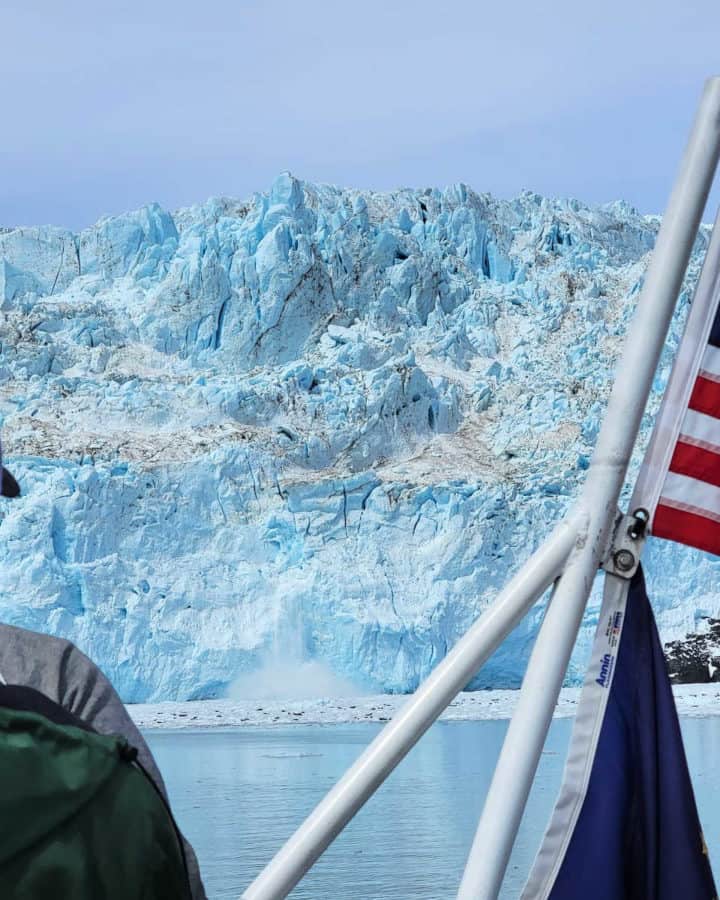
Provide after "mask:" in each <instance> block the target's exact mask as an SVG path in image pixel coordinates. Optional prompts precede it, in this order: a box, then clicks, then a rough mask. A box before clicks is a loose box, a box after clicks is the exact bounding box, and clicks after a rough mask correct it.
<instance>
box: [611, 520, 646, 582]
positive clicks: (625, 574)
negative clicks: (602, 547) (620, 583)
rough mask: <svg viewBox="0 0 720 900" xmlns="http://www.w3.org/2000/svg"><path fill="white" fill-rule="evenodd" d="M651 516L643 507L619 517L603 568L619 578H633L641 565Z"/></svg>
mask: <svg viewBox="0 0 720 900" xmlns="http://www.w3.org/2000/svg"><path fill="white" fill-rule="evenodd" d="M649 521H650V514H649V513H648V511H647V510H646V509H643V508H642V507H640V508H638V509H636V510H635V511H634V512H633V513H632V514H631V515H629V516H623V515H622V514H620V515H618V518H617V520H616V523H615V532H614V534H613V539H612V542H611V544H610V550H609V551H608V554H607V556H606V557H605V559H604V560H603V563H602V567H603V569H605V571H606V572H610V574H611V575H617V576H618V577H619V578H627V579H629V578H632V577H633V575H634V574H635V572H637V568H638V566H639V565H640V556H641V554H642V550H643V546H644V544H645V539H646V537H647V526H648V522H649Z"/></svg>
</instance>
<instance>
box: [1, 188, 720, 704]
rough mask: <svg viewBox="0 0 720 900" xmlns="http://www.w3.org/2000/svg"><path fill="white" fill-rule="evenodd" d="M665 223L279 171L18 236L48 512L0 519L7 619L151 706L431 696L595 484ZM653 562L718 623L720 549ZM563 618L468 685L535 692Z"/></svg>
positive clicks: (12, 335)
mask: <svg viewBox="0 0 720 900" xmlns="http://www.w3.org/2000/svg"><path fill="white" fill-rule="evenodd" d="M657 228H658V221H657V219H654V218H649V217H644V216H640V215H638V214H637V213H636V212H635V211H634V210H632V209H631V208H630V207H628V206H626V205H623V204H612V205H610V206H606V207H602V208H588V207H585V206H583V205H581V204H580V203H577V202H575V201H564V202H559V201H551V200H547V199H543V198H541V197H538V196H536V195H534V194H529V193H528V194H523V195H521V196H520V197H518V198H517V199H516V200H514V201H511V202H505V201H499V200H495V199H493V198H492V197H490V196H487V195H478V194H476V193H474V192H473V191H471V190H470V189H469V188H467V187H465V186H464V185H457V186H454V187H452V188H449V189H447V190H445V191H438V190H426V191H411V190H402V191H397V192H394V193H389V194H376V193H362V192H358V191H350V190H340V189H337V188H333V187H326V186H318V185H313V184H308V183H302V182H300V181H298V180H296V179H294V178H292V177H291V176H290V175H282V176H281V177H280V178H278V179H277V180H276V182H275V183H274V184H273V186H272V188H271V189H270V191H269V192H268V193H267V194H258V195H256V196H255V197H253V198H252V199H251V200H250V201H248V202H247V203H241V202H237V201H234V200H228V199H215V200H210V201H208V202H207V203H205V204H203V205H202V206H197V207H193V208H190V209H184V210H180V211H178V212H176V213H174V214H172V215H171V214H170V213H168V212H166V211H164V210H162V209H161V208H160V207H159V206H157V205H151V206H148V207H145V208H144V209H141V210H138V211H136V212H132V213H128V214H127V215H122V216H118V217H114V218H109V219H104V220H102V221H100V222H99V223H98V224H97V225H96V226H94V227H93V228H89V229H87V230H86V231H83V232H81V233H79V234H73V233H70V232H68V231H63V230H62V229H57V228H49V227H45V228H17V229H1V230H0V260H1V261H0V416H2V419H3V436H4V440H5V445H6V452H7V453H8V456H9V457H10V458H11V460H12V465H13V468H14V470H15V471H16V474H17V476H18V478H19V480H20V482H21V484H22V487H23V490H24V496H23V498H22V499H21V500H19V501H17V502H5V501H2V508H0V515H1V516H2V520H1V522H0V616H1V617H2V619H3V620H4V621H8V622H10V623H12V624H19V625H24V626H26V627H30V628H34V629H38V630H43V631H49V632H51V633H53V634H58V635H62V636H65V637H68V638H70V639H71V640H73V641H75V642H76V643H77V644H78V645H79V646H80V647H81V648H82V649H83V650H85V651H86V652H87V653H89V654H90V655H91V656H92V657H93V658H94V659H96V660H97V661H98V662H99V663H100V664H101V666H102V667H103V668H104V669H105V671H106V672H107V673H108V674H109V675H110V677H111V678H112V679H113V681H114V682H115V683H116V685H117V686H118V688H119V690H120V692H121V693H122V695H123V696H124V697H125V699H127V700H153V699H187V698H199V697H209V696H217V695H219V694H222V693H224V692H225V691H226V690H227V688H228V685H229V684H231V683H232V682H233V681H234V680H235V679H237V678H238V677H241V676H244V675H247V674H248V673H251V672H253V671H255V670H257V668H258V667H259V666H262V665H264V664H266V663H267V662H268V660H270V661H271V662H272V660H278V661H281V662H282V665H283V666H287V665H288V664H291V663H292V662H293V661H295V662H297V664H298V665H304V664H307V663H308V661H314V660H316V661H318V662H319V663H322V664H323V665H324V666H326V667H328V668H329V669H331V670H332V671H334V672H335V673H336V675H337V676H338V677H341V678H349V679H352V680H353V681H354V683H356V684H358V685H361V686H364V687H366V688H368V689H374V690H389V691H407V690H410V689H412V688H414V687H415V686H416V685H417V684H418V682H419V680H420V679H422V678H423V677H424V676H425V675H427V673H428V672H429V671H430V670H431V669H432V667H433V666H434V665H435V664H436V663H437V662H438V660H440V659H441V658H442V657H443V656H444V654H445V653H446V652H447V650H448V648H449V647H450V646H452V644H453V643H454V642H455V641H456V640H457V638H458V637H459V636H460V635H461V634H462V632H463V631H464V630H465V629H466V628H467V627H468V626H469V624H470V623H471V622H472V621H473V619H474V618H475V617H476V616H477V615H478V614H479V613H480V612H481V611H482V610H483V609H484V608H485V607H486V606H487V605H488V604H489V603H490V602H491V601H492V599H493V597H494V595H495V594H496V592H497V590H498V589H499V588H500V587H501V585H502V584H503V583H504V582H505V580H506V579H507V576H508V573H509V572H512V571H513V570H515V569H516V568H517V567H518V566H519V565H521V563H522V561H523V560H524V559H525V558H526V557H527V556H528V554H529V553H530V552H531V551H532V549H533V548H534V547H535V546H537V544H538V543H539V542H540V541H541V540H542V538H543V537H544V536H545V535H546V534H547V533H548V531H549V529H550V528H551V526H552V524H553V523H554V522H555V521H556V520H557V519H558V518H559V517H560V516H561V515H562V513H563V512H564V510H565V509H566V508H567V506H568V504H569V503H570V502H571V500H572V498H573V497H574V496H575V494H576V492H577V489H578V485H579V484H580V483H581V481H582V479H583V475H584V471H585V469H586V468H587V464H588V460H589V456H590V453H591V449H592V445H593V443H594V441H595V438H596V436H597V430H598V425H599V422H600V419H601V416H602V411H603V409H604V404H605V401H606V398H607V395H608V390H609V385H610V382H611V378H612V371H613V366H614V362H615V359H616V357H617V354H618V351H619V348H620V346H621V343H622V338H623V334H624V332H625V328H626V325H627V322H628V320H629V317H630V315H631V313H632V310H633V307H634V303H635V300H636V297H637V294H638V291H639V287H640V286H641V283H642V278H643V273H644V271H645V267H646V264H647V258H648V253H649V252H650V250H651V249H652V247H653V243H654V240H655V236H656V234H657ZM706 243H707V230H706V229H703V230H701V232H700V234H699V236H698V240H697V244H696V247H695V251H694V253H693V259H692V263H691V267H690V271H689V274H688V278H687V280H686V285H685V288H684V292H683V297H682V301H681V303H680V305H679V311H678V314H677V315H676V317H675V320H674V322H673V326H672V331H671V335H670V340H669V342H668V349H667V350H666V352H665V354H664V357H663V360H662V363H661V366H660V368H659V371H658V375H657V378H656V383H655V395H654V398H653V403H652V405H651V410H650V412H652V410H653V409H654V408H655V406H656V404H657V396H658V393H659V391H660V390H661V389H662V387H663V385H664V383H665V381H666V379H667V375H668V371H669V365H670V361H671V356H672V350H673V347H674V346H675V345H676V344H677V340H678V335H679V333H680V329H681V325H682V319H683V316H684V312H685V310H686V307H687V304H688V300H689V296H690V292H691V289H692V285H693V282H694V280H695V279H696V277H697V274H698V271H699V266H700V261H701V255H702V250H703V248H704V246H705V245H706ZM649 424H650V414H649V415H648V417H646V421H645V425H644V436H645V437H647V429H648V426H649ZM634 465H635V466H636V465H637V459H636V460H635V463H634ZM648 556H649V582H650V587H651V589H652V591H653V598H654V601H655V603H656V608H657V612H658V619H659V624H660V628H661V631H662V633H663V636H664V637H665V639H666V640H671V639H677V638H680V637H683V636H684V635H685V633H686V632H695V631H698V630H702V627H703V624H702V623H703V621H705V619H706V618H707V617H711V618H718V617H720V589H719V586H720V568H719V567H720V561H719V560H714V559H712V558H710V557H707V556H704V555H702V554H698V553H696V552H694V551H689V550H688V551H686V550H684V549H683V548H680V547H675V546H671V545H660V544H652V546H651V547H650V549H649V553H648ZM541 614H542V605H541V604H539V605H538V606H536V607H535V608H534V609H533V610H532V611H531V612H530V613H529V615H528V616H527V617H526V618H525V619H524V620H523V622H521V624H520V625H519V626H518V627H517V629H516V630H515V631H514V633H513V634H512V636H511V637H510V639H509V640H508V641H507V642H506V643H505V645H504V646H503V647H502V648H500V650H498V652H497V653H496V654H495V655H494V656H493V657H492V659H491V660H490V661H489V663H488V664H487V665H486V667H485V668H484V669H483V670H482V673H481V674H480V676H479V678H478V679H477V680H476V681H475V683H474V684H475V685H476V686H494V687H505V686H515V685H517V684H518V683H519V681H520V678H521V676H522V672H523V668H524V664H525V661H526V659H527V655H528V650H529V647H530V646H531V641H532V637H533V635H534V633H535V631H536V629H537V625H538V622H539V619H540V616H541ZM596 617H597V602H596V600H595V601H594V602H593V603H591V605H590V608H589V610H588V613H587V615H586V618H585V622H584V625H583V629H582V632H581V635H580V639H579V641H578V647H577V650H576V654H575V656H574V658H573V663H572V665H571V669H570V672H569V676H568V677H569V682H570V683H576V682H577V680H578V678H579V677H580V674H581V672H582V665H583V659H584V654H585V653H586V652H587V648H588V646H589V641H590V639H591V635H592V628H593V625H594V622H595V620H596Z"/></svg>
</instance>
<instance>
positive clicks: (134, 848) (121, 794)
mask: <svg viewBox="0 0 720 900" xmlns="http://www.w3.org/2000/svg"><path fill="white" fill-rule="evenodd" d="M133 759H134V751H133V749H132V748H131V747H129V746H128V744H127V742H126V741H125V740H124V739H122V738H117V737H108V736H105V735H100V734H96V733H94V732H92V731H85V730H83V729H82V728H81V727H76V726H74V725H65V724H63V725H59V724H55V723H54V722H51V721H49V720H48V719H47V718H45V717H44V716H42V715H39V714H38V713H35V712H26V711H24V710H23V711H19V710H17V709H8V708H4V707H2V706H0V897H1V898H2V900H66V898H67V900H121V898H122V900H131V898H132V900H187V898H189V896H190V892H189V887H188V880H187V873H186V870H185V861H184V858H183V855H182V850H181V845H180V843H179V840H178V835H177V831H176V828H175V824H174V821H173V819H172V816H171V814H170V812H169V810H168V809H167V807H166V805H165V803H164V801H163V799H162V797H161V796H160V795H159V793H158V792H157V790H156V788H155V787H154V785H153V783H152V782H151V781H150V780H149V778H148V777H147V776H146V775H145V773H144V772H143V771H142V770H141V769H139V768H138V767H137V765H135V764H134V762H133Z"/></svg>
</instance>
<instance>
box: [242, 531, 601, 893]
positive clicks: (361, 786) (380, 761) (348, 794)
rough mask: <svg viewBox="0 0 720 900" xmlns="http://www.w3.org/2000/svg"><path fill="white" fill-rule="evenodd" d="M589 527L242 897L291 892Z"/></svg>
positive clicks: (437, 679) (554, 540)
mask: <svg viewBox="0 0 720 900" xmlns="http://www.w3.org/2000/svg"><path fill="white" fill-rule="evenodd" d="M585 524H586V523H585V522H584V520H581V518H580V517H579V516H577V515H575V516H569V517H567V518H566V519H565V520H564V521H563V522H562V523H561V524H560V525H559V526H558V527H557V528H556V529H555V531H554V532H553V534H552V535H551V536H550V538H549V539H548V540H547V541H546V542H545V544H544V545H543V546H542V547H541V548H540V549H539V550H537V551H536V553H535V554H534V555H533V556H532V557H531V558H530V560H529V561H528V562H527V563H526V564H525V566H524V567H523V568H522V570H521V571H520V572H519V573H518V574H517V575H515V577H514V578H513V579H512V580H511V581H510V582H509V583H508V584H507V586H506V587H505V588H504V589H503V591H502V592H501V593H500V594H499V595H498V597H497V599H496V601H495V602H494V603H493V604H492V606H490V607H489V608H488V609H487V610H486V611H485V612H484V613H483V614H482V616H481V617H480V618H479V619H478V621H477V622H476V623H475V624H474V625H473V626H472V628H471V629H470V630H469V631H468V633H467V634H466V635H464V636H463V637H462V639H461V640H460V641H458V643H457V644H456V645H455V647H453V649H452V650H451V651H450V653H448V655H447V656H446V657H445V659H444V660H443V661H442V662H441V663H440V664H439V665H438V666H437V667H436V668H435V669H434V670H433V672H432V673H431V674H430V675H429V676H428V678H427V679H426V680H425V681H424V682H423V683H422V684H421V685H420V687H419V688H418V689H417V691H416V692H415V694H413V696H412V697H410V699H409V700H408V701H407V703H405V705H404V706H403V707H402V708H401V709H400V710H398V712H397V713H396V714H395V716H394V718H393V719H392V720H391V721H390V722H389V723H388V724H387V725H386V726H385V728H384V729H383V730H382V731H381V732H380V734H379V735H378V736H377V737H376V738H375V740H374V741H373V742H372V743H371V744H370V745H369V746H368V748H367V749H366V750H365V751H364V752H363V754H362V755H361V756H360V758H359V759H358V760H357V761H356V762H355V763H354V765H353V766H352V767H351V768H350V769H348V771H347V772H346V773H345V775H343V777H342V778H341V779H340V781H339V782H338V783H337V784H336V785H335V787H333V788H332V790H331V791H330V792H329V793H328V794H327V795H326V796H325V798H324V799H323V800H322V801H321V802H320V803H319V805H318V806H317V807H316V808H315V810H314V811H313V812H312V813H311V814H310V816H308V818H307V819H306V820H305V822H303V824H302V825H301V826H300V828H298V830H297V831H296V832H295V834H294V835H293V836H292V837H291V838H290V839H289V840H288V841H287V843H286V844H285V845H284V847H282V848H281V850H280V851H279V852H278V853H277V854H276V856H275V857H274V858H273V859H272V860H271V862H270V863H269V864H268V865H267V866H266V867H265V869H263V871H262V872H261V873H260V874H259V875H258V876H257V878H256V879H255V880H254V881H253V883H252V884H251V885H250V886H249V887H248V888H247V890H246V891H245V893H244V894H243V895H242V896H243V898H244V900H278V898H281V897H286V896H287V895H288V894H289V893H290V891H291V890H292V889H293V888H294V887H295V885H296V884H297V883H298V881H299V880H300V879H301V878H302V876H303V875H304V874H305V872H307V870H308V869H309V868H310V867H311V866H312V864H313V863H314V862H315V860H316V859H317V858H318V857H319V856H320V854H321V853H322V852H323V851H324V850H325V849H326V848H327V846H328V845H329V844H330V843H331V842H332V841H333V839H334V838H335V837H336V836H337V835H338V834H339V832H340V831H342V829H343V828H344V827H345V825H346V824H347V823H348V822H349V821H350V819H351V818H352V817H353V816H354V815H355V813H356V812H357V811H358V810H359V809H360V808H361V807H362V806H363V804H364V803H365V802H366V800H368V799H369V798H370V797H371V796H372V795H373V793H374V792H375V791H376V790H377V788H378V787H379V786H380V785H381V784H382V783H383V781H384V780H385V778H386V777H387V776H388V775H389V774H390V772H392V770H393V769H394V768H395V766H396V765H397V764H398V763H399V762H400V760H401V759H402V758H403V757H404V756H405V755H406V754H407V753H408V752H409V751H410V750H411V748H412V747H413V746H414V745H415V744H416V742H417V741H418V740H419V739H420V737H421V736H422V735H423V734H424V733H425V732H426V731H427V729H428V728H429V727H430V725H432V723H433V722H434V721H435V720H436V719H437V717H438V716H439V715H440V713H441V712H442V711H443V710H444V709H445V708H446V707H447V706H448V704H449V703H450V702H451V701H452V700H453V698H454V697H456V696H457V694H459V693H460V691H461V690H462V689H463V688H464V687H465V686H466V684H467V683H468V681H470V679H471V678H472V677H473V676H474V675H475V674H476V672H477V671H478V669H479V668H480V666H482V664H483V663H484V662H485V660H486V659H487V658H488V657H489V656H490V655H491V654H492V652H493V651H494V650H495V649H496V648H497V647H498V646H499V644H500V643H502V641H503V640H504V638H505V637H506V636H507V635H508V634H509V633H510V631H511V630H512V629H513V628H514V627H515V625H517V623H518V622H519V621H520V619H521V618H522V617H523V615H524V614H525V613H526V612H527V610H528V609H529V608H530V606H532V604H533V603H534V602H535V601H536V600H537V598H538V597H540V596H541V595H542V593H543V592H544V591H545V590H546V589H547V588H548V587H549V586H550V585H551V584H552V583H553V581H555V579H556V578H557V577H558V575H559V574H560V572H561V571H562V569H563V566H564V564H565V561H566V560H567V558H568V555H569V554H570V552H571V550H572V548H573V547H574V546H575V543H576V542H577V541H578V539H580V540H582V538H583V536H584V526H585Z"/></svg>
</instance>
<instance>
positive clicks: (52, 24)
mask: <svg viewBox="0 0 720 900" xmlns="http://www.w3.org/2000/svg"><path fill="white" fill-rule="evenodd" d="M716 23H717V24H720V11H719V10H718V8H717V6H716V4H714V3H712V2H710V0H698V2H697V3H695V4H693V8H692V10H689V9H686V8H680V7H678V6H677V5H675V4H673V3H671V2H670V0H658V2H649V0H639V2H636V3H635V4H632V5H629V4H626V3H622V2H620V0H608V2H607V3H605V4H604V5H603V8H602V10H601V11H598V10H596V9H587V8H579V7H578V5H577V4H575V3H572V2H570V0H558V3H556V4H555V6H554V7H553V8H552V10H547V9H545V8H544V7H543V8H540V7H538V6H537V5H536V4H533V3H530V2H528V0H523V2H520V0H514V2H513V0H510V2H508V3H505V4H501V5H489V4H478V3H476V2H472V0H453V2H450V3H449V4H446V5H445V6H444V7H443V8H442V9H440V8H438V6H437V4H435V3H432V2H431V0H416V2H413V3H410V2H409V0H398V2H395V3H393V4H388V3H383V2H380V0H367V2H366V3H365V4H363V5H362V7H354V6H353V7H344V6H343V5H339V4H333V3H329V2H317V0H316V2H308V3H306V4H303V5H302V6H298V5H295V4H291V3H289V2H287V0H278V2H266V3H263V4H257V3H249V2H238V3H231V2H229V0H207V2H206V3H205V4H204V5H203V7H202V9H201V10H198V8H197V7H196V5H194V4H192V3H190V2H188V0H176V2H170V0H158V2H157V3H155V4H153V5H148V4H144V5H143V4H140V3H139V2H138V0H130V2H124V3H123V2H121V3H118V4H115V5H113V7H112V8H107V9H103V10H98V8H97V7H96V5H94V4H92V3H90V2H89V0H78V2H77V3H75V4H73V7H72V9H70V10H68V9H66V8H60V7H57V6H55V5H53V4H50V3H49V2H47V0H39V2H38V3H37V4H35V5H34V6H33V7H32V8H29V7H28V6H27V5H24V4H20V3H19V2H17V0H11V3H10V5H9V6H6V7H5V8H4V9H3V10H2V11H1V12H0V26H2V30H3V37H4V53H3V56H2V57H1V58H0V77H1V78H2V82H3V84H4V85H5V86H6V90H5V92H4V96H3V100H4V107H3V121H4V125H3V134H2V141H0V171H1V172H2V175H3V178H2V181H0V224H1V225H31V224H45V223H47V224H53V225H59V226H65V227H71V228H75V229H78V228H82V227H85V226H88V225H91V224H93V223H94V222H95V221H97V219H98V218H100V217H101V216H103V215H116V214H119V213H121V212H124V211H127V210H130V209H135V208H137V207H139V206H142V205H144V204H146V203H148V202H151V201H157V202H158V203H160V204H161V205H162V206H163V207H165V208H166V209H177V208H180V207H185V206H189V205H192V204H195V203H202V202H204V201H205V200H206V199H207V198H208V197H211V196H229V197H237V198H246V197H249V196H250V195H252V194H253V193H254V192H256V191H264V190H267V189H268V187H269V186H270V184H271V183H272V180H273V179H274V177H276V176H277V175H278V174H279V173H280V172H282V171H286V170H289V171H291V172H293V174H295V175H296V176H297V177H299V178H302V179H303V180H307V181H313V182H321V183H329V184H337V185H340V186H343V187H351V188H358V189H367V190H378V191H386V190H392V189H395V188H397V187H400V186H409V187H440V188H442V187H444V186H447V185H449V184H453V183H457V182H460V181H462V182H465V183H466V184H468V185H469V186H471V187H472V188H473V189H474V190H476V191H478V192H480V193H483V192H489V193H492V194H493V195H495V196H497V197H501V198H509V197H513V196H516V195H517V194H519V193H520V192H521V191H523V190H531V191H534V192H536V193H538V194H542V195H544V196H550V197H573V198H576V199H578V200H580V201H582V202H583V203H587V204H590V205H595V204H602V203H609V202H612V201H614V200H625V201H627V202H629V203H631V204H632V205H633V206H634V207H636V208H637V209H639V210H640V211H641V212H643V213H661V212H662V211H663V209H664V207H665V204H666V202H667V198H668V196H669V192H670V188H671V185H672V181H673V179H674V176H675V173H676V171H677V167H678V163H679V160H680V156H681V153H682V149H683V147H684V144H685V141H686V139H687V135H688V131H689V127H690V124H691V122H692V118H693V115H694V112H695V109H696V107H697V102H698V99H699V96H700V93H701V90H702V84H703V81H704V80H705V78H706V77H707V76H709V75H712V74H713V72H714V71H717V69H718V68H719V67H718V52H717V39H716V35H717V33H718V29H717V27H715V25H716ZM718 200H720V191H719V190H718V188H717V187H716V188H715V191H714V193H713V196H712V198H711V207H712V208H711V209H709V210H708V211H707V212H706V215H705V218H706V219H712V218H713V217H714V207H715V206H716V205H717V203H718Z"/></svg>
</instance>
